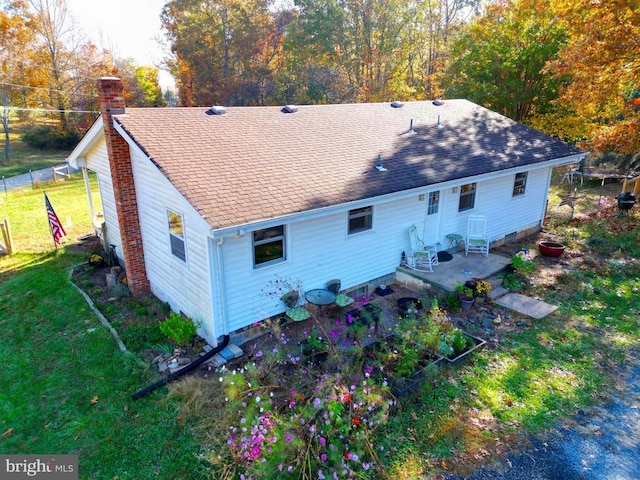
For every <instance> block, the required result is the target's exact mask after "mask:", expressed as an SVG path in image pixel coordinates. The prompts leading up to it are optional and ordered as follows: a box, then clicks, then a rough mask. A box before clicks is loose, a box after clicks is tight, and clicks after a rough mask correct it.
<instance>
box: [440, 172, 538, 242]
mask: <svg viewBox="0 0 640 480" xmlns="http://www.w3.org/2000/svg"><path fill="white" fill-rule="evenodd" d="M514 180H515V173H514V174H511V175H506V176H504V177H501V178H494V179H491V180H486V181H483V182H478V185H477V190H476V199H475V207H474V208H472V209H471V210H466V211H464V212H458V204H459V199H460V188H459V187H458V188H457V192H455V193H454V192H453V191H452V188H447V189H444V190H443V192H442V194H441V208H442V216H441V219H442V221H441V235H442V237H443V239H444V236H445V235H446V234H447V233H459V234H460V235H462V236H464V235H465V233H466V231H467V219H468V217H469V215H478V214H482V215H486V216H487V235H488V236H489V240H491V241H492V242H493V241H496V240H499V239H502V238H503V237H504V236H505V235H507V234H509V233H512V232H516V231H517V232H520V231H523V230H526V229H528V228H534V227H536V226H538V225H540V223H541V222H542V220H543V217H544V206H545V201H546V195H547V188H548V182H549V169H548V168H543V169H537V170H530V171H528V175H527V184H526V189H525V193H524V195H519V196H516V197H514V196H513V184H514ZM441 242H442V243H443V245H445V243H444V240H441Z"/></svg>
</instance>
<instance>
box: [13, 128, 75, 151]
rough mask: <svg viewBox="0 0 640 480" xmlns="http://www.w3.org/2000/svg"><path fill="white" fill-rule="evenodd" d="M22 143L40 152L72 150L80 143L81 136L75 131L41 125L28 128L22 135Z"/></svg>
mask: <svg viewBox="0 0 640 480" xmlns="http://www.w3.org/2000/svg"><path fill="white" fill-rule="evenodd" d="M22 141H23V142H25V143H26V144H27V145H29V146H30V147H32V148H37V149H40V150H71V149H72V148H73V147H75V146H76V145H77V144H78V142H79V141H80V135H78V132H76V131H73V130H58V129H56V128H53V127H49V126H46V125H40V126H36V127H30V128H27V129H26V130H25V132H24V133H23V134H22Z"/></svg>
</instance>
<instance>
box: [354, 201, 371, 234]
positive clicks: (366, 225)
mask: <svg viewBox="0 0 640 480" xmlns="http://www.w3.org/2000/svg"><path fill="white" fill-rule="evenodd" d="M372 226H373V207H363V208H356V209H354V210H349V230H348V233H349V235H351V234H352V233H360V232H366V231H367V230H371V227H372Z"/></svg>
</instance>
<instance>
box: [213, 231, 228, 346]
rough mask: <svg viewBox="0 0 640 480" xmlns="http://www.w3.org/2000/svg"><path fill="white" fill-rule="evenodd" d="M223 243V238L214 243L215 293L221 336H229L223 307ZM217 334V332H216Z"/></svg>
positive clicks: (225, 312) (225, 310)
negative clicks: (220, 318)
mask: <svg viewBox="0 0 640 480" xmlns="http://www.w3.org/2000/svg"><path fill="white" fill-rule="evenodd" d="M223 243H224V238H219V239H218V240H217V241H216V269H215V270H216V279H217V281H216V284H217V288H216V291H217V293H218V295H217V297H218V302H219V305H220V307H219V310H220V316H221V317H222V322H221V323H222V330H223V331H222V335H228V334H229V325H228V322H227V309H226V307H225V295H224V291H225V288H224V275H223V273H222V244H223ZM216 334H217V332H216Z"/></svg>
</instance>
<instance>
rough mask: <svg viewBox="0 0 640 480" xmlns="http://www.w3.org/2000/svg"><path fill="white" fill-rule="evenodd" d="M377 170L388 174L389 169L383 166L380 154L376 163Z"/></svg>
mask: <svg viewBox="0 0 640 480" xmlns="http://www.w3.org/2000/svg"><path fill="white" fill-rule="evenodd" d="M376 170H378V171H379V172H386V171H387V169H386V168H384V167H383V166H382V159H381V158H380V154H378V161H377V162H376Z"/></svg>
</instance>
